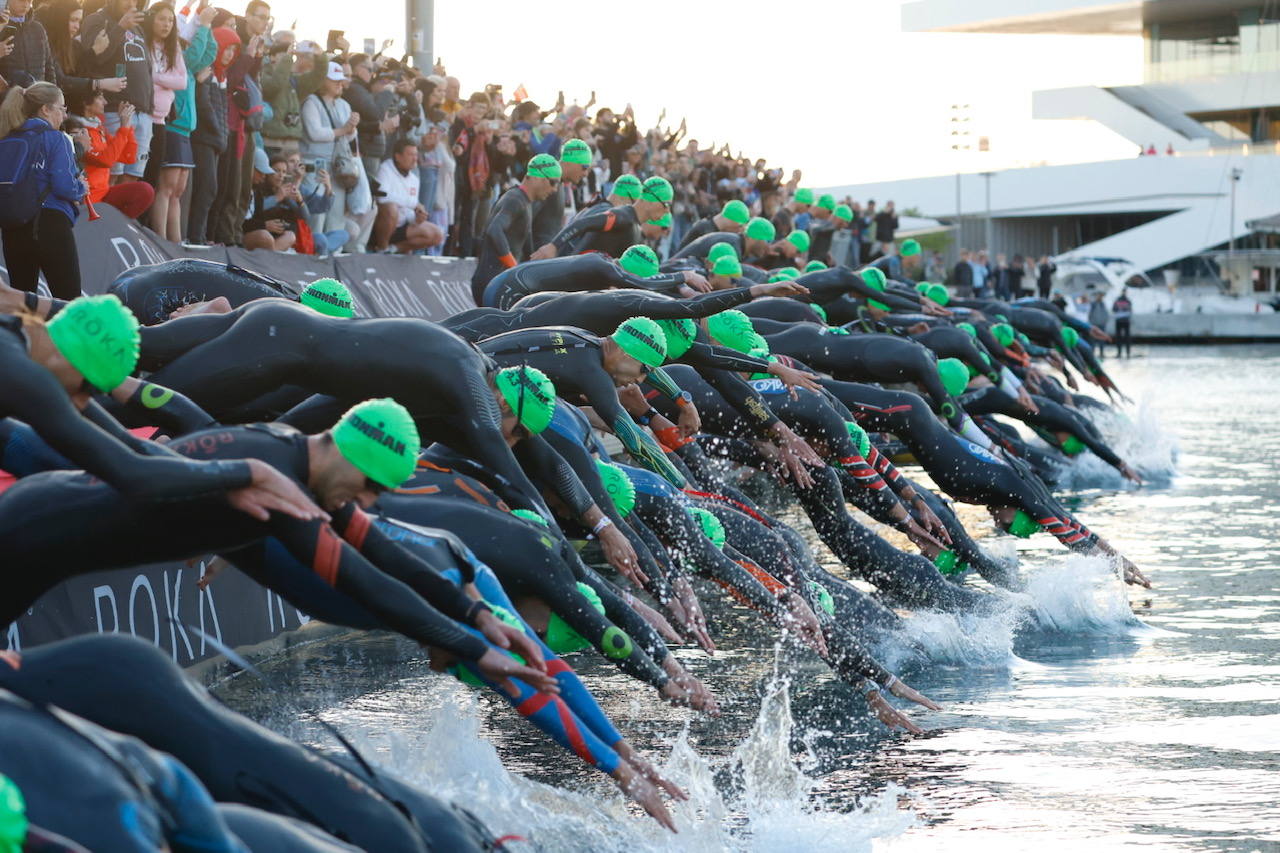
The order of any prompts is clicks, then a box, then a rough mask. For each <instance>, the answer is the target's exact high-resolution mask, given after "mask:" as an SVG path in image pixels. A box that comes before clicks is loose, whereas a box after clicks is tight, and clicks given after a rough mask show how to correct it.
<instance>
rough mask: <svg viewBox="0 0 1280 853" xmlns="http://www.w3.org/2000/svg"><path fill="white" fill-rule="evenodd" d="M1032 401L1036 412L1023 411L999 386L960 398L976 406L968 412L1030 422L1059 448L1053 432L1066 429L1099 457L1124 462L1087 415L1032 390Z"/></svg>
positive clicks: (966, 404)
mask: <svg viewBox="0 0 1280 853" xmlns="http://www.w3.org/2000/svg"><path fill="white" fill-rule="evenodd" d="M1031 401H1032V402H1033V403H1035V404H1036V406H1037V407H1038V408H1039V409H1040V411H1039V412H1038V413H1035V414H1033V413H1031V412H1027V411H1023V409H1022V407H1021V406H1019V405H1017V403H1016V402H1015V401H1013V400H1012V399H1011V398H1010V397H1009V395H1008V394H1005V393H1003V392H1002V391H1000V389H998V388H981V389H978V390H977V391H972V392H970V393H967V394H965V395H964V397H962V398H961V402H962V403H963V404H964V407H965V410H966V411H968V410H969V406H970V404H972V405H973V406H974V407H975V410H976V411H975V412H971V414H974V413H976V414H979V415H986V414H999V415H1006V416H1007V417H1011V418H1016V419H1018V420H1020V421H1022V422H1023V423H1025V424H1027V425H1029V426H1031V427H1032V428H1033V429H1035V431H1036V432H1037V433H1039V434H1040V436H1041V437H1042V438H1044V439H1045V440H1046V441H1048V442H1049V443H1050V444H1051V445H1053V446H1054V447H1058V448H1060V447H1061V446H1062V442H1061V441H1060V440H1059V439H1058V437H1057V436H1056V435H1055V433H1059V432H1065V433H1067V434H1068V435H1074V436H1075V437H1076V438H1078V439H1080V441H1082V442H1084V444H1085V446H1086V447H1088V448H1089V449H1090V450H1092V451H1093V452H1094V454H1095V455H1096V456H1097V457H1098V458H1099V459H1101V460H1102V461H1104V462H1106V463H1107V464H1108V465H1110V466H1112V467H1113V468H1121V467H1122V466H1123V465H1124V462H1123V460H1121V459H1120V457H1119V456H1117V455H1116V453H1115V451H1114V450H1112V449H1111V448H1110V447H1109V446H1107V443H1106V442H1105V441H1103V439H1102V435H1101V433H1099V432H1098V429H1097V427H1095V426H1094V425H1093V424H1092V423H1091V422H1090V421H1089V420H1088V419H1087V418H1085V417H1083V416H1082V415H1080V414H1078V413H1077V412H1073V411H1071V410H1070V409H1068V408H1067V407H1066V406H1063V405H1060V404H1059V403H1056V402H1054V401H1053V400H1050V399H1049V398H1047V397H1041V396H1039V395H1038V394H1032V395H1031Z"/></svg>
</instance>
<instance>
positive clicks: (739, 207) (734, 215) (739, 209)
mask: <svg viewBox="0 0 1280 853" xmlns="http://www.w3.org/2000/svg"><path fill="white" fill-rule="evenodd" d="M720 215H721V216H723V217H724V218H725V219H727V220H729V221H730V222H736V223H738V224H739V225H746V224H747V222H748V221H749V220H750V219H751V211H750V210H747V206H746V204H744V203H743V202H741V201H738V200H737V199H736V198H735V199H732V200H730V201H726V202H725V203H724V208H723V209H722V210H721V211H720Z"/></svg>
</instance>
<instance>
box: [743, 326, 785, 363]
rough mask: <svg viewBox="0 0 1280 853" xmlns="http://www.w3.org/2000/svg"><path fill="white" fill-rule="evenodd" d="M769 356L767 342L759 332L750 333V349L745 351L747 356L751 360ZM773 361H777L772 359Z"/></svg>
mask: <svg viewBox="0 0 1280 853" xmlns="http://www.w3.org/2000/svg"><path fill="white" fill-rule="evenodd" d="M768 354H769V342H768V341H766V340H765V339H764V336H763V335H761V334H760V333H759V332H752V333H751V348H750V349H748V350H747V355H749V356H751V357H752V358H764V357H765V356H767V355H768ZM773 360H774V361H777V360H778V359H776V358H774V359H773Z"/></svg>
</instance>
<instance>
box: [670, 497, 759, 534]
mask: <svg viewBox="0 0 1280 853" xmlns="http://www.w3.org/2000/svg"><path fill="white" fill-rule="evenodd" d="M684 493H685V494H686V495H689V496H690V497H695V498H708V499H709V500H713V501H719V502H720V503H722V504H728V505H729V506H731V507H733V508H734V509H736V510H738V511H739V512H744V513H746V514H747V515H749V516H751V517H752V518H754V519H755V520H756V521H758V522H760V523H761V524H763V525H764V526H765V527H773V525H772V524H770V523H769V520H768V519H766V518H765V517H764V516H762V515H760V513H758V512H756V511H755V510H753V509H752V508H751V507H749V506H747V505H746V504H744V503H739V502H738V501H735V500H734V499H733V498H727V497H725V496H724V495H717V494H715V493H714V492H699V491H696V490H694V489H685V490H684Z"/></svg>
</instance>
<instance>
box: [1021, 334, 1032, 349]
mask: <svg viewBox="0 0 1280 853" xmlns="http://www.w3.org/2000/svg"><path fill="white" fill-rule="evenodd" d="M1018 343H1020V344H1022V345H1023V346H1024V347H1025V346H1027V345H1028V344H1030V343H1031V338H1028V337H1027V336H1026V335H1024V334H1022V332H1018Z"/></svg>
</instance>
